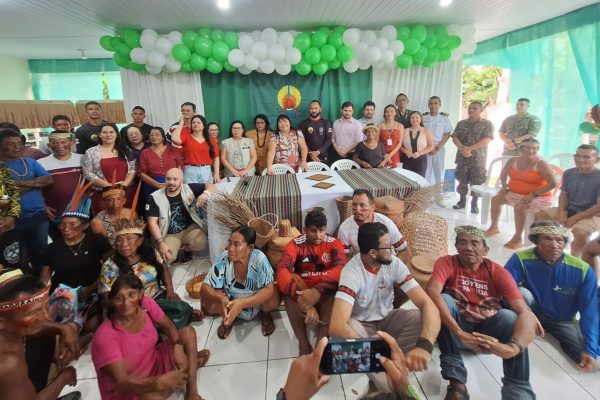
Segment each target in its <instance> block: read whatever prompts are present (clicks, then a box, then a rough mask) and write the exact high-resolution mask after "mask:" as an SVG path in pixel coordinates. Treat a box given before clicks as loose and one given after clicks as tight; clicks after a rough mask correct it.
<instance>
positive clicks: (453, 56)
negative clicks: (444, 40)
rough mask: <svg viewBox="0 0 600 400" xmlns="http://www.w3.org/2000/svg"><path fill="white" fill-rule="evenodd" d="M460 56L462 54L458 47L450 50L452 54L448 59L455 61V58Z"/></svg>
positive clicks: (457, 58) (458, 58)
mask: <svg viewBox="0 0 600 400" xmlns="http://www.w3.org/2000/svg"><path fill="white" fill-rule="evenodd" d="M462 56H463V54H462V51H460V48H458V49H456V50H454V51H452V55H451V56H450V59H451V60H452V61H456V60H460V59H462Z"/></svg>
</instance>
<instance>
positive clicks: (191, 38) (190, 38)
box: [182, 31, 199, 50]
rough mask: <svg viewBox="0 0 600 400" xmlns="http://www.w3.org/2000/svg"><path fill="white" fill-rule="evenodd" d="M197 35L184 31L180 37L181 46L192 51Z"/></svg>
mask: <svg viewBox="0 0 600 400" xmlns="http://www.w3.org/2000/svg"><path fill="white" fill-rule="evenodd" d="M198 37H199V36H198V34H197V33H196V32H194V31H186V32H184V33H183V35H182V40H183V44H185V45H186V46H187V47H189V48H190V50H194V43H196V40H198Z"/></svg>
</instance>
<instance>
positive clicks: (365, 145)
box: [352, 124, 392, 168]
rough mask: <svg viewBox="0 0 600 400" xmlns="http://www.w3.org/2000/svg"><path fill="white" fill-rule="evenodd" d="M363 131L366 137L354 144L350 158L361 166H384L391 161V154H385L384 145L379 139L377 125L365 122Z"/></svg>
mask: <svg viewBox="0 0 600 400" xmlns="http://www.w3.org/2000/svg"><path fill="white" fill-rule="evenodd" d="M363 133H364V134H365V135H366V136H367V139H366V140H365V141H363V142H360V143H359V144H358V145H357V146H356V149H355V150H354V155H353V156H352V160H354V162H355V163H358V164H360V166H361V167H363V168H385V167H386V166H387V165H388V164H389V163H390V162H391V159H392V156H391V155H387V154H385V147H384V146H383V144H382V143H381V142H380V141H379V130H378V129H377V126H375V125H373V124H367V126H365V128H364V129H363Z"/></svg>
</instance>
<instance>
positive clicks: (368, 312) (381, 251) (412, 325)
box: [329, 222, 440, 390]
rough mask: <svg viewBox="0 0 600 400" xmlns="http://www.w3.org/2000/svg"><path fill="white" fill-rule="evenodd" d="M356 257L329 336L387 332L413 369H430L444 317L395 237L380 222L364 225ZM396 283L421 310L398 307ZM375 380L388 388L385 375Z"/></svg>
mask: <svg viewBox="0 0 600 400" xmlns="http://www.w3.org/2000/svg"><path fill="white" fill-rule="evenodd" d="M357 240H358V246H359V249H360V253H359V254H356V255H355V256H354V257H353V258H352V259H351V260H350V261H349V262H348V263H347V264H346V266H345V267H344V269H343V270H342V275H341V278H340V284H339V287H338V291H337V293H336V295H335V301H334V305H333V312H332V315H331V322H330V325H329V333H330V335H331V336H334V337H339V338H348V339H350V338H361V337H362V338H366V337H371V336H373V335H374V334H375V333H376V332H377V331H384V332H387V333H389V334H390V335H391V336H393V337H394V338H396V341H397V342H398V345H399V346H400V348H401V349H402V350H403V351H404V352H405V353H406V365H407V367H408V368H409V369H410V370H412V371H423V370H425V369H427V366H428V363H429V360H430V358H431V352H432V351H433V343H434V341H435V339H436V337H437V334H438V332H439V330H440V316H439V312H438V310H437V308H436V306H435V304H434V303H433V301H432V300H431V299H430V298H429V297H428V296H427V294H426V293H425V291H424V290H423V289H422V288H421V287H420V286H419V284H418V283H417V282H416V280H415V279H414V278H413V277H412V276H411V275H410V272H409V271H408V268H407V267H406V265H405V264H404V263H403V262H402V261H400V259H398V258H397V257H394V254H393V253H394V250H393V247H392V241H391V239H390V234H389V233H388V230H387V228H386V226H385V225H384V224H382V223H380V222H374V223H366V224H363V225H362V226H361V227H360V228H359V230H358V239H357ZM394 285H399V286H400V288H401V289H402V291H404V292H405V293H406V295H407V296H408V297H409V298H410V300H412V302H413V303H414V304H415V305H416V307H417V309H412V310H403V309H401V308H397V309H394V308H393V305H392V299H393V297H394V296H393V293H394ZM369 378H370V379H371V380H372V381H373V382H374V383H375V386H376V387H377V388H378V389H384V390H385V389H387V382H386V377H385V375H384V374H381V373H380V374H371V375H370V376H369Z"/></svg>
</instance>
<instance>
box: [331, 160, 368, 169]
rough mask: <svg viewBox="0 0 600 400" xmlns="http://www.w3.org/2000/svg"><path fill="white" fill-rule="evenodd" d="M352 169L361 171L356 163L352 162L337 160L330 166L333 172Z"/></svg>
mask: <svg viewBox="0 0 600 400" xmlns="http://www.w3.org/2000/svg"><path fill="white" fill-rule="evenodd" d="M352 168H356V169H361V167H360V165H358V163H356V162H354V161H352V160H337V161H336V162H334V163H333V164H331V169H332V170H334V171H339V170H345V169H352Z"/></svg>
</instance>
